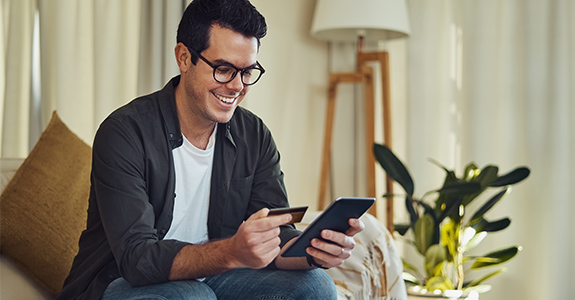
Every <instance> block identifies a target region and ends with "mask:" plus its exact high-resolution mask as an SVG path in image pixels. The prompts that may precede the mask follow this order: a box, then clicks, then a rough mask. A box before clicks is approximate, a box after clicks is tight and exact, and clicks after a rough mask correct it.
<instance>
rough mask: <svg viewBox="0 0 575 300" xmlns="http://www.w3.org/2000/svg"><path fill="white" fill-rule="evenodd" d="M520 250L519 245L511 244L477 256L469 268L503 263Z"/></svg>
mask: <svg viewBox="0 0 575 300" xmlns="http://www.w3.org/2000/svg"><path fill="white" fill-rule="evenodd" d="M520 250H521V248H520V247H519V246H512V247H509V248H505V249H501V250H498V251H495V252H491V253H488V254H486V255H484V256H482V257H478V258H477V259H476V261H475V263H473V265H472V266H471V269H479V268H484V267H490V266H494V265H498V264H501V263H504V262H506V261H508V260H510V259H511V258H513V257H514V256H515V255H517V253H518V252H519V251H520Z"/></svg>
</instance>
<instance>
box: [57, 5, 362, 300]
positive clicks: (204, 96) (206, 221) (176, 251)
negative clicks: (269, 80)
mask: <svg viewBox="0 0 575 300" xmlns="http://www.w3.org/2000/svg"><path fill="white" fill-rule="evenodd" d="M265 34H266V24H265V20H264V18H263V16H261V15H260V14H259V12H257V10H256V9H255V8H254V7H253V6H252V5H251V4H250V3H249V2H248V1H247V0H196V1H193V2H192V3H191V4H190V5H189V6H188V8H187V9H186V11H185V12H184V15H183V17H182V20H181V21H180V25H179V28H178V34H177V41H178V43H177V45H176V47H175V56H176V61H177V63H178V66H179V68H180V72H181V75H180V76H177V77H175V78H173V79H172V80H171V81H170V82H169V83H168V84H167V85H166V86H165V87H164V88H163V89H162V90H160V91H158V92H156V93H153V94H151V95H147V96H144V97H141V98H138V99H136V100H134V101H132V102H131V103H129V104H127V105H125V106H124V107H122V108H120V109H118V110H117V111H115V112H114V113H112V114H111V115H110V116H109V117H108V118H107V119H106V120H104V122H103V123H102V124H101V126H100V128H99V129H98V132H97V134H96V137H95V139H94V144H93V162H92V175H91V182H92V185H91V191H90V199H89V208H88V221H87V229H86V230H85V231H84V232H83V233H82V236H81V237H80V241H79V246H80V250H79V252H78V255H77V256H76V258H75V259H74V263H73V265H72V269H71V271H70V275H69V276H68V278H67V279H66V282H65V283H64V288H63V291H62V293H61V294H60V295H59V298H60V299H104V300H107V299H335V298H336V293H335V286H334V284H333V281H331V279H330V278H329V277H328V276H327V274H326V273H325V272H323V271H322V270H319V269H317V268H329V267H333V266H337V265H339V264H341V263H342V262H343V261H344V260H345V259H347V258H349V256H350V251H351V250H352V249H353V247H354V241H353V235H355V234H356V233H358V232H360V231H361V230H362V229H363V224H362V223H361V222H360V221H359V220H356V219H352V220H350V225H351V228H350V230H349V231H348V232H346V233H345V234H344V233H339V232H333V231H327V230H326V231H325V232H323V233H322V237H323V238H324V241H322V240H320V239H315V240H314V241H313V242H312V247H310V248H308V253H309V254H310V257H308V258H305V257H296V258H285V257H281V256H280V255H279V253H280V251H281V248H282V247H285V245H286V244H287V243H288V242H290V241H291V240H293V239H294V238H295V237H296V236H298V235H299V231H297V230H296V229H295V227H294V226H293V225H285V224H287V223H289V221H290V218H291V217H290V215H288V214H285V215H279V216H269V217H268V216H267V214H268V211H269V208H274V207H286V206H288V205H289V204H288V201H287V195H286V191H285V187H284V183H283V173H282V171H281V169H280V164H279V152H278V150H277V149H276V146H275V143H274V141H273V139H272V136H271V133H270V132H269V130H268V128H267V127H266V126H265V125H264V123H263V122H262V121H261V120H260V119H259V118H258V117H256V116H255V115H254V114H252V113H250V112H249V111H247V110H246V109H244V108H241V107H238V105H239V103H240V102H241V101H242V99H243V98H244V96H245V95H246V93H247V92H248V90H249V88H250V86H251V85H252V84H254V83H256V82H257V81H258V79H259V78H260V76H261V75H262V74H263V73H264V69H263V67H262V66H261V65H260V64H259V63H258V62H257V60H256V58H257V53H258V49H259V45H260V39H261V38H262V37H263V36H264V35H265Z"/></svg>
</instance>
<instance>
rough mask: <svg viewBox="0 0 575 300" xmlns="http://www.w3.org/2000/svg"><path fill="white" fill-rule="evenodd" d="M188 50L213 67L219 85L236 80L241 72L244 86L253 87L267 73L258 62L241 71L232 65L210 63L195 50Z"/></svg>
mask: <svg viewBox="0 0 575 300" xmlns="http://www.w3.org/2000/svg"><path fill="white" fill-rule="evenodd" d="M188 50H190V52H192V53H193V54H195V55H197V56H198V57H199V58H200V59H201V60H203V61H204V62H205V63H206V64H207V65H208V66H210V67H212V69H214V74H213V75H214V80H215V81H217V82H219V83H228V82H230V81H232V80H234V78H236V75H237V74H238V72H239V73H240V74H241V79H242V83H243V84H244V85H252V84H254V83H256V82H257V81H258V80H260V77H262V74H263V73H265V71H266V70H264V67H262V65H260V63H259V62H257V61H256V65H255V66H251V67H247V68H243V69H240V68H238V67H236V66H234V65H232V64H230V63H223V64H218V65H214V64H212V63H211V62H210V61H208V60H207V59H206V58H204V57H203V56H201V55H200V54H199V53H197V52H196V51H194V50H193V49H191V48H189V47H188Z"/></svg>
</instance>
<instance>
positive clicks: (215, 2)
mask: <svg viewBox="0 0 575 300" xmlns="http://www.w3.org/2000/svg"><path fill="white" fill-rule="evenodd" d="M212 25H219V26H221V27H224V28H228V29H231V30H233V31H235V32H237V33H240V34H242V35H244V36H246V37H255V38H256V39H257V41H258V47H259V46H260V39H261V38H263V37H264V36H265V35H266V32H267V25H266V20H265V18H264V16H262V15H261V14H260V13H259V12H258V11H257V10H256V8H255V7H254V6H253V5H252V4H251V3H250V2H249V1H248V0H194V1H192V3H190V5H188V7H187V8H186V11H184V15H183V16H182V19H181V20H180V25H179V26H178V35H177V42H178V43H183V44H184V45H186V46H187V47H188V48H191V49H193V50H195V51H196V52H197V53H201V52H202V51H204V50H206V49H207V48H208V47H209V38H210V35H209V34H210V28H211V26H212ZM197 61H198V57H196V56H195V55H193V54H192V62H193V63H194V64H196V62H197Z"/></svg>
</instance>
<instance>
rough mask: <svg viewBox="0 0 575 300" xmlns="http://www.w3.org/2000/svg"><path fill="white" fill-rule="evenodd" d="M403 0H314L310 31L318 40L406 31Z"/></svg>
mask: <svg viewBox="0 0 575 300" xmlns="http://www.w3.org/2000/svg"><path fill="white" fill-rule="evenodd" d="M409 31H410V28H409V17H408V15H407V5H406V3H405V0H318V1H317V3H316V7H315V11H314V17H313V23H312V27H311V35H312V36H313V37H315V38H317V39H319V40H327V41H355V40H357V37H358V35H361V36H363V37H364V39H365V40H366V41H367V42H369V41H380V40H389V39H395V38H401V37H405V36H407V35H408V34H409Z"/></svg>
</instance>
